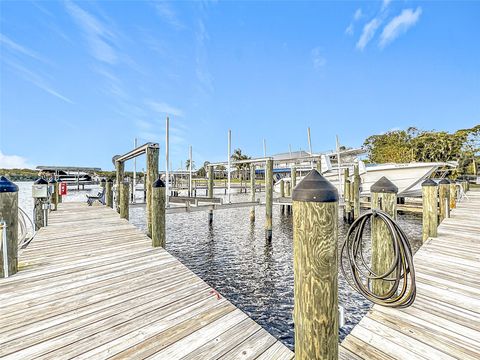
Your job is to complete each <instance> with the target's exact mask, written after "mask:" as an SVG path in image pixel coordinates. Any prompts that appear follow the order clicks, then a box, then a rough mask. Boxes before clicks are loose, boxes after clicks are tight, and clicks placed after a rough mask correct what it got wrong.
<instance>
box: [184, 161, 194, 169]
mask: <svg viewBox="0 0 480 360" xmlns="http://www.w3.org/2000/svg"><path fill="white" fill-rule="evenodd" d="M185 167H186V168H187V170H190V159H187V161H185ZM193 169H195V160H192V170H193Z"/></svg>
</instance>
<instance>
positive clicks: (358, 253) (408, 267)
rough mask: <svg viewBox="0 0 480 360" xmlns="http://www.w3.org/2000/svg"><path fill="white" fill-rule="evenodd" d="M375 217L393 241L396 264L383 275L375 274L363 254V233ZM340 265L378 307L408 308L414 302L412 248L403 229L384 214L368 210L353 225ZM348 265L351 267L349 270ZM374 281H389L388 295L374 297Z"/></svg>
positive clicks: (366, 296)
mask: <svg viewBox="0 0 480 360" xmlns="http://www.w3.org/2000/svg"><path fill="white" fill-rule="evenodd" d="M373 217H378V218H379V219H381V220H382V221H383V222H384V223H385V225H386V226H387V227H388V229H389V232H390V235H391V236H390V239H391V240H392V249H393V252H394V256H393V261H392V263H391V265H390V266H389V267H388V270H387V271H386V272H385V273H384V274H376V273H375V272H374V271H373V269H372V268H371V267H370V266H369V265H368V261H367V260H366V259H365V256H364V255H365V254H364V251H363V249H364V244H363V243H364V240H363V233H364V230H365V227H366V225H367V224H368V223H370V224H371V220H372V218H373ZM347 260H348V261H347ZM345 262H346V264H345ZM340 265H341V271H342V273H343V276H344V277H345V279H346V281H347V282H348V284H349V285H350V286H351V287H352V288H353V289H354V290H356V291H358V292H359V293H360V294H362V295H363V296H364V297H365V298H366V299H368V300H370V301H372V302H373V303H375V304H379V305H382V306H388V307H399V308H406V307H408V306H410V305H412V304H413V302H414V301H415V296H416V285H415V269H414V267H413V253H412V248H411V246H410V243H409V241H408V239H407V236H406V235H405V233H404V232H403V230H402V229H401V228H400V227H399V226H398V224H397V223H396V222H395V220H394V219H392V218H391V217H390V216H389V215H388V214H387V213H386V212H384V211H381V210H372V211H369V212H367V213H366V214H364V215H362V216H360V217H359V218H358V219H357V220H355V221H354V222H353V224H352V225H351V226H350V229H349V230H348V233H347V238H346V240H345V242H344V244H343V246H342V250H341V258H340ZM345 265H347V266H348V267H347V268H346V266H345ZM347 270H348V271H347ZM372 280H383V281H387V282H389V283H391V286H390V288H389V290H388V291H387V292H386V293H385V294H375V293H374V292H373V291H372Z"/></svg>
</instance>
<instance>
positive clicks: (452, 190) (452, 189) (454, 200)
mask: <svg viewBox="0 0 480 360" xmlns="http://www.w3.org/2000/svg"><path fill="white" fill-rule="evenodd" d="M456 206H457V185H456V184H455V180H450V210H451V209H455V207H456Z"/></svg>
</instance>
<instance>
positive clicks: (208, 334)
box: [0, 203, 293, 359]
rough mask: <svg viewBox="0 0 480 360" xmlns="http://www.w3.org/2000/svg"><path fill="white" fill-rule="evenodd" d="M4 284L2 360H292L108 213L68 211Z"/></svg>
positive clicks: (70, 207) (0, 298) (56, 216)
mask: <svg viewBox="0 0 480 360" xmlns="http://www.w3.org/2000/svg"><path fill="white" fill-rule="evenodd" d="M20 269H21V270H20V272H19V273H18V274H16V275H15V276H12V277H10V278H6V279H0V324H1V326H0V357H1V358H2V359H3V358H5V359H20V358H21V359H33V358H35V359H70V358H78V359H82V358H83V359H87V358H88V359H92V358H95V359H103V358H118V359H120V358H122V359H125V358H135V359H145V358H149V359H153V358H158V359H181V358H185V359H220V358H226V359H228V358H241V359H250V358H252V359H253V358H262V359H292V358H293V353H292V352H291V351H290V350H289V349H288V348H287V347H285V346H284V345H283V344H282V343H281V342H279V341H278V340H277V339H275V338H274V337H273V336H272V335H270V334H269V333H268V332H267V331H265V330H264V329H263V328H261V327H260V326H259V325H258V324H257V323H255V322H254V321H253V320H252V319H250V318H249V317H248V316H247V315H246V314H244V313H243V312H242V311H240V310H239V309H237V308H236V307H235V306H234V305H232V304H231V303H230V302H229V301H227V300H226V299H225V298H223V297H217V295H216V293H215V292H214V291H213V289H212V288H211V287H210V286H208V285H207V284H206V283H205V282H204V281H202V280H201V279H200V278H199V277H197V276H196V275H195V274H194V273H192V272H191V271H190V270H188V268H186V267H185V266H184V265H183V264H181V263H180V262H179V261H178V260H177V259H175V258H174V257H173V256H171V255H170V254H169V253H168V252H166V251H165V250H164V249H162V248H152V247H151V240H150V239H149V238H148V237H147V236H146V235H144V234H143V233H142V232H140V231H139V230H138V229H136V228H135V227H134V226H133V225H131V224H129V223H128V222H127V221H126V220H123V219H120V218H119V217H118V214H117V213H116V212H115V211H114V210H112V209H110V208H108V207H103V206H93V207H88V206H86V204H83V203H62V204H60V205H59V208H58V211H57V212H53V213H51V216H50V222H49V226H48V227H46V228H42V229H41V230H40V231H39V233H38V235H37V236H36V238H35V239H34V241H33V242H32V243H31V244H30V245H29V247H28V248H27V249H25V250H24V251H23V252H22V254H21V256H20Z"/></svg>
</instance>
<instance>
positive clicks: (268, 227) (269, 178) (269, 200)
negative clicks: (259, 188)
mask: <svg viewBox="0 0 480 360" xmlns="http://www.w3.org/2000/svg"><path fill="white" fill-rule="evenodd" d="M272 206H273V160H272V159H268V160H267V161H266V164H265V238H266V239H267V240H269V241H270V240H272Z"/></svg>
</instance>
